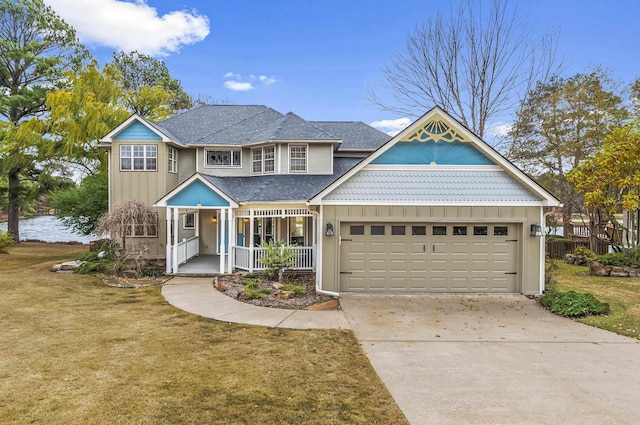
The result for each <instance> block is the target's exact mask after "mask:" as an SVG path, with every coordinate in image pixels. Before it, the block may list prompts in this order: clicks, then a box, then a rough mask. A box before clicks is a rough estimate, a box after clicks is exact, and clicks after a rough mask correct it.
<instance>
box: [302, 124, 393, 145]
mask: <svg viewBox="0 0 640 425" xmlns="http://www.w3.org/2000/svg"><path fill="white" fill-rule="evenodd" d="M311 123H312V124H314V125H316V126H318V127H320V128H321V129H323V130H324V131H326V132H328V133H331V134H333V135H334V136H336V137H338V138H340V139H342V140H343V142H342V145H341V146H340V150H342V151H344V150H374V149H378V148H379V147H380V146H382V145H383V144H385V143H386V142H388V141H389V140H390V139H391V136H389V135H388V134H386V133H383V132H382V131H380V130H376V129H375V128H373V127H371V126H370V125H367V124H365V123H363V122H361V121H311Z"/></svg>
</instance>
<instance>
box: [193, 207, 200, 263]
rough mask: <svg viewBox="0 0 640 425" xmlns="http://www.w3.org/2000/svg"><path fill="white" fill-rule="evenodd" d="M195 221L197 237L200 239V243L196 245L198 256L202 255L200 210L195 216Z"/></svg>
mask: <svg viewBox="0 0 640 425" xmlns="http://www.w3.org/2000/svg"><path fill="white" fill-rule="evenodd" d="M193 221H194V222H195V223H194V225H195V237H196V238H198V243H197V244H196V256H198V255H200V210H198V211H196V212H195V213H194V214H193Z"/></svg>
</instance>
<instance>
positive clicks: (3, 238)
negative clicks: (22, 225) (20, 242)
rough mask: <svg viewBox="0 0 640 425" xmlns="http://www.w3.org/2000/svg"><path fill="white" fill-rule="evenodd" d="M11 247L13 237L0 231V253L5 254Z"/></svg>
mask: <svg viewBox="0 0 640 425" xmlns="http://www.w3.org/2000/svg"><path fill="white" fill-rule="evenodd" d="M12 246H13V237H12V236H11V235H10V234H9V233H8V232H3V231H2V230H0V253H6V252H7V251H8V250H9V248H10V247H12Z"/></svg>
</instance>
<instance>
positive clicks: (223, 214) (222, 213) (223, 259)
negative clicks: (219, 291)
mask: <svg viewBox="0 0 640 425" xmlns="http://www.w3.org/2000/svg"><path fill="white" fill-rule="evenodd" d="M226 212H227V209H226V208H221V209H220V220H219V223H220V249H219V250H218V253H219V254H220V273H222V274H224V272H225V268H226V267H225V262H226V260H227V259H226V257H225V256H224V255H225V246H224V245H225V243H224V239H225V236H226V232H225V227H226V226H225V225H226V223H225V221H226V220H227V214H226Z"/></svg>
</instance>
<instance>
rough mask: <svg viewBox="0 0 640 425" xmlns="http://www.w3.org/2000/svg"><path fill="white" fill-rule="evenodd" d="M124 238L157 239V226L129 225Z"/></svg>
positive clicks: (154, 224)
mask: <svg viewBox="0 0 640 425" xmlns="http://www.w3.org/2000/svg"><path fill="white" fill-rule="evenodd" d="M126 236H127V237H133V238H157V237H158V226H157V224H156V223H153V224H131V225H130V226H129V227H127V229H126Z"/></svg>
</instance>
